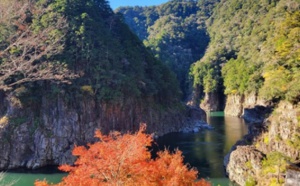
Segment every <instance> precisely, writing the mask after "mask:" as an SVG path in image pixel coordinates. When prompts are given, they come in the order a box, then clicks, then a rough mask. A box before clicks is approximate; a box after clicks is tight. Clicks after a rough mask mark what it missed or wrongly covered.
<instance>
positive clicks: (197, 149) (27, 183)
mask: <svg viewBox="0 0 300 186" xmlns="http://www.w3.org/2000/svg"><path fill="white" fill-rule="evenodd" d="M207 122H208V123H209V124H210V125H212V126H213V127H214V130H206V131H202V132H199V133H188V134H186V133H171V134H168V135H165V136H163V137H161V138H159V139H158V142H157V143H158V145H159V146H160V148H162V149H163V148H164V147H167V148H169V149H170V150H171V149H175V148H179V149H180V150H181V151H183V155H184V157H185V162H186V163H189V164H190V165H191V166H192V167H197V169H198V170H199V172H200V177H202V178H206V179H209V180H210V181H211V182H212V185H213V186H217V185H221V186H227V185H230V184H231V183H230V182H229V180H228V179H227V178H226V177H225V176H224V168H223V157H224V156H225V155H226V154H227V153H228V152H229V150H230V148H231V146H232V145H234V143H235V142H236V141H237V140H239V139H241V138H242V137H243V135H245V134H246V133H247V126H246V125H245V123H244V121H243V120H242V119H240V118H236V117H227V116H226V117H224V114H223V112H214V113H211V114H210V115H209V116H208V117H207ZM65 175H66V174H61V173H59V174H58V173H52V172H50V173H49V172H45V173H43V174H37V173H10V172H7V173H6V178H5V180H4V181H5V182H10V181H13V180H17V182H16V184H14V185H15V186H31V185H33V183H34V181H35V180H37V179H40V180H43V179H46V180H48V181H49V182H50V183H58V182H59V181H60V180H61V178H62V177H63V176H65ZM1 184H3V183H0V185H1Z"/></svg>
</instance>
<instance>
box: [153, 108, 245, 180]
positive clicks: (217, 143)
mask: <svg viewBox="0 0 300 186" xmlns="http://www.w3.org/2000/svg"><path fill="white" fill-rule="evenodd" d="M207 122H208V123H209V124H210V125H211V126H213V127H214V130H205V131H202V132H199V133H171V134H167V135H165V136H163V137H161V138H159V139H158V142H157V143H158V145H159V148H160V149H164V148H165V147H167V148H168V149H170V150H172V149H176V148H179V149H180V150H181V151H183V155H184V157H185V162H186V163H188V164H190V166H192V167H196V168H197V169H198V171H199V172H200V175H199V177H201V178H205V179H208V180H210V181H211V182H212V185H213V186H217V185H221V186H227V185H233V184H232V183H230V181H229V180H228V179H227V178H226V177H225V170H224V167H223V158H224V156H225V155H226V154H227V153H228V152H229V150H230V149H231V147H232V146H233V145H234V144H235V143H236V142H237V141H238V140H239V139H241V138H242V137H243V136H244V135H245V134H247V126H246V124H245V123H244V121H243V120H242V119H240V118H237V117H227V116H226V117H224V113H223V112H213V113H210V114H208V116H207Z"/></svg>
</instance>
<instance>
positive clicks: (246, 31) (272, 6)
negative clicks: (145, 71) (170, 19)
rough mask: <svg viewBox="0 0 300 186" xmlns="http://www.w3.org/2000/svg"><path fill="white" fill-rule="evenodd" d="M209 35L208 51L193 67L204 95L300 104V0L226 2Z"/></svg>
mask: <svg viewBox="0 0 300 186" xmlns="http://www.w3.org/2000/svg"><path fill="white" fill-rule="evenodd" d="M208 32H209V36H210V38H211V42H210V44H209V47H208V49H207V51H206V53H205V55H204V57H203V58H202V59H201V60H199V61H198V62H197V63H195V64H194V65H193V67H192V74H193V77H194V87H195V88H197V89H198V90H199V91H200V92H203V93H206V95H209V94H214V93H217V94H219V95H220V96H219V97H222V94H223V93H225V94H226V95H227V96H230V95H243V96H246V97H247V96H248V95H251V94H254V95H256V96H257V99H263V100H265V101H270V102H278V101H279V100H288V101H290V102H294V103H297V102H299V95H300V94H299V92H300V90H299V86H297V84H299V52H300V50H299V2H298V1H286V0H281V1H279V0H274V1H261V0H256V1H251V2H250V1H246V2H245V1H238V0H235V1H233V0H232V1H221V2H220V3H219V4H218V6H217V8H216V9H215V11H214V13H213V14H212V16H211V17H210V18H209V20H208ZM279 77H280V78H279ZM202 95H204V94H202ZM220 108H222V106H221V105H220V106H219V108H218V109H220Z"/></svg>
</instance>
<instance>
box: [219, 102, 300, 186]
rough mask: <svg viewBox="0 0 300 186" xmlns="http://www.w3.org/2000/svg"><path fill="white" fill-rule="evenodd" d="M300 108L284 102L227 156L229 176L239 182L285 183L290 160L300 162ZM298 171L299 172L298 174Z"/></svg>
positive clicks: (225, 163)
mask: <svg viewBox="0 0 300 186" xmlns="http://www.w3.org/2000/svg"><path fill="white" fill-rule="evenodd" d="M299 115H300V107H299V104H298V105H293V104H290V103H288V102H285V101H282V102H280V103H279V104H278V106H277V107H276V109H275V110H274V111H273V112H272V114H271V115H270V116H269V117H268V119H267V120H265V121H264V123H261V124H260V125H259V124H256V125H249V127H250V128H251V130H249V131H250V134H249V135H247V136H245V137H244V139H243V140H241V141H240V142H238V144H236V145H235V146H234V147H233V148H232V152H231V153H229V154H228V155H227V156H226V158H225V159H224V165H225V167H226V171H227V173H228V175H229V178H230V179H231V180H233V181H235V182H237V183H238V184H240V185H245V184H246V183H247V184H250V185H251V184H255V185H266V184H279V185H281V184H283V183H284V179H285V177H286V171H287V170H288V169H289V168H288V166H287V165H288V163H289V162H291V163H298V162H299V161H300V137H299V136H300V125H299V123H300V118H299ZM298 174H299V173H298Z"/></svg>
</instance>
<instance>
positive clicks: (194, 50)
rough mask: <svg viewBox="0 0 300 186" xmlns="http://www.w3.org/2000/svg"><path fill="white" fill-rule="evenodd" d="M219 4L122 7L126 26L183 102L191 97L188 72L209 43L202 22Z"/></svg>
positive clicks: (182, 1) (212, 0) (207, 0)
mask: <svg viewBox="0 0 300 186" xmlns="http://www.w3.org/2000/svg"><path fill="white" fill-rule="evenodd" d="M217 2H218V0H199V1H195V0H188V1H187V0H171V1H168V2H167V3H165V4H162V5H159V6H151V7H138V6H136V7H121V8H119V9H117V10H116V12H118V13H122V14H123V16H124V19H125V21H126V23H127V24H128V25H129V27H130V28H131V29H132V30H133V31H134V32H135V33H136V34H137V35H138V36H139V38H140V39H141V40H143V41H144V44H145V45H146V46H147V47H149V48H150V49H151V51H152V53H153V54H154V55H155V56H156V57H157V59H159V60H161V61H162V62H164V63H165V64H167V65H168V66H169V67H170V68H171V70H172V71H173V72H175V74H176V76H177V79H178V81H179V82H180V87H181V91H182V92H183V98H186V97H187V96H188V94H190V90H189V85H188V83H189V80H188V74H189V68H190V65H191V64H192V63H193V62H195V61H196V60H198V59H200V58H201V57H202V56H203V54H204V52H205V49H206V47H207V45H208V42H209V37H208V35H207V31H206V25H205V21H206V20H207V18H208V17H209V16H210V15H211V13H212V9H213V7H214V5H215V4H216V3H217Z"/></svg>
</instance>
